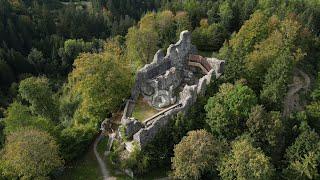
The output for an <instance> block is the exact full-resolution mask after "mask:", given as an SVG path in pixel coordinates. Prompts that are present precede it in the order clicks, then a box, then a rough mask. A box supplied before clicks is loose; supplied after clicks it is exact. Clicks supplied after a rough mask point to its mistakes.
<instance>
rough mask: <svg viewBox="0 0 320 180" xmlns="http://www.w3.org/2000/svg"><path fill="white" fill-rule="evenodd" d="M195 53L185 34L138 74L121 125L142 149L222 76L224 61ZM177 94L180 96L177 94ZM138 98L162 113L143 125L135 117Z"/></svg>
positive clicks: (186, 33)
mask: <svg viewBox="0 0 320 180" xmlns="http://www.w3.org/2000/svg"><path fill="white" fill-rule="evenodd" d="M196 54H197V49H196V47H195V46H194V45H192V44H191V33H190V32H188V31H183V32H181V34H180V40H179V41H178V42H177V43H176V44H171V45H170V46H169V48H168V49H167V53H166V55H165V56H164V53H163V51H162V50H159V51H158V52H157V53H156V54H155V55H154V58H153V61H152V63H150V64H147V65H145V66H144V67H143V68H141V69H140V70H139V71H138V72H137V74H136V81H135V85H134V87H133V89H132V91H131V97H130V99H129V100H128V101H127V104H126V107H125V109H124V112H123V117H122V119H121V123H122V126H124V127H125V129H126V136H127V137H128V138H129V139H131V138H132V141H134V142H136V143H137V144H138V146H139V147H140V148H143V147H144V146H145V145H146V144H147V143H148V142H150V141H151V140H152V139H153V138H154V137H155V135H156V134H157V133H158V132H159V130H160V129H161V128H163V127H164V126H165V125H167V124H168V122H169V120H170V119H172V118H173V117H174V116H176V115H177V114H178V113H179V112H182V113H186V112H187V111H188V110H189V109H190V107H191V106H192V105H193V104H194V103H195V102H196V100H197V97H198V96H202V95H204V94H205V91H206V87H207V85H208V84H209V83H210V82H211V81H212V80H214V79H215V78H218V77H220V75H221V74H222V72H223V67H224V61H223V60H218V59H216V58H206V57H202V56H200V55H196ZM199 73H201V74H203V76H202V77H201V78H198V76H199V75H198V74H199ZM177 91H179V92H180V93H178V94H177V93H175V92H177ZM139 96H140V97H141V96H142V97H143V99H144V100H146V101H147V102H148V103H149V105H150V106H152V107H154V108H155V109H158V110H159V111H160V112H158V113H157V114H155V115H153V116H152V117H149V118H147V119H145V120H143V121H142V122H140V121H138V120H137V119H135V118H134V117H132V113H133V109H134V107H135V102H136V101H137V99H138V97H139Z"/></svg>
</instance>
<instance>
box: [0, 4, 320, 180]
mask: <svg viewBox="0 0 320 180" xmlns="http://www.w3.org/2000/svg"><path fill="white" fill-rule="evenodd" d="M0 19H1V21H0V118H1V123H0V126H1V127H0V130H1V132H0V142H1V143H0V148H1V154H0V175H1V179H19V178H22V179H37V178H48V177H55V176H56V175H57V174H59V173H57V172H59V171H61V167H63V166H64V164H67V163H70V162H71V161H73V160H75V159H76V158H78V157H79V156H82V155H83V153H84V152H85V151H86V150H87V148H88V146H89V145H90V144H91V143H92V141H93V139H94V138H95V136H96V135H97V133H98V131H99V126H100V123H101V122H102V121H103V120H104V119H105V118H107V117H110V116H111V115H112V113H114V112H117V111H119V109H121V108H122V107H123V103H124V99H126V98H128V96H129V95H130V89H131V87H132V83H133V79H134V76H135V72H136V70H137V69H138V68H140V67H142V66H144V65H145V64H147V63H150V62H151V61H152V58H153V55H154V54H155V52H156V51H157V50H158V49H166V48H167V47H168V46H169V45H170V44H171V43H174V42H176V41H177V40H178V36H179V33H180V32H181V31H183V30H189V31H191V32H192V43H193V44H194V45H196V47H197V48H198V50H199V53H201V54H205V55H206V56H208V55H209V56H212V57H217V58H220V59H224V60H226V66H225V72H224V75H223V76H222V77H221V78H220V79H219V80H217V81H215V82H214V83H212V84H211V85H210V88H208V90H207V92H206V96H205V97H204V98H201V99H198V100H197V102H196V104H195V105H194V106H193V107H192V109H191V110H190V112H189V113H188V114H186V115H180V114H179V115H178V116H177V117H175V118H174V119H172V120H171V121H170V124H169V126H168V127H167V128H165V129H163V130H162V131H161V132H160V133H159V134H158V135H157V137H156V139H155V140H154V141H153V142H151V143H150V144H149V145H148V146H147V147H146V148H145V149H143V150H141V151H140V150H136V151H134V153H132V154H131V155H130V157H129V159H128V160H127V161H125V162H123V161H121V160H120V159H119V158H116V157H117V156H116V155H117V148H116V147H113V152H112V156H111V160H112V161H114V162H117V163H119V164H120V165H119V166H120V167H121V168H123V169H126V168H130V169H132V170H133V172H134V173H135V174H144V173H146V172H148V171H150V170H151V169H155V168H158V167H171V171H172V172H171V173H170V174H171V176H172V177H174V178H177V179H215V178H221V179H273V178H275V179H319V178H320V174H319V173H320V137H319V133H320V113H319V112H320V66H319V65H320V37H319V36H320V29H319V27H320V1H319V0H287V1H281V0H90V1H76V0H73V1H68V0H64V1H58V0H0ZM22 146H23V147H25V148H22ZM198 147H200V148H198ZM28 153H29V154H28ZM40 154H41V156H40ZM33 156H37V157H38V158H39V159H34V158H32V157H33ZM188 157H194V159H193V160H192V161H191V160H190V159H189V158H188ZM38 161H41V162H42V163H37V162H38Z"/></svg>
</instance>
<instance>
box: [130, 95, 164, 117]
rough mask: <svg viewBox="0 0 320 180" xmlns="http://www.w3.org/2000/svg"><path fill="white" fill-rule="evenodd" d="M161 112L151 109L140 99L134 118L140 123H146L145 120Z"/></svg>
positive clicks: (136, 105)
mask: <svg viewBox="0 0 320 180" xmlns="http://www.w3.org/2000/svg"><path fill="white" fill-rule="evenodd" d="M158 112H159V111H158V110H156V109H155V108H153V107H151V106H150V105H149V104H148V103H147V102H145V101H144V100H143V98H139V99H138V101H137V102H136V104H135V107H134V110H133V113H132V116H133V117H135V118H136V119H138V120H139V121H144V120H145V119H147V118H149V117H151V116H153V115H155V114H156V113H158Z"/></svg>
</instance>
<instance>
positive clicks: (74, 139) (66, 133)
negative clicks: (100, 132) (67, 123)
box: [59, 126, 97, 161]
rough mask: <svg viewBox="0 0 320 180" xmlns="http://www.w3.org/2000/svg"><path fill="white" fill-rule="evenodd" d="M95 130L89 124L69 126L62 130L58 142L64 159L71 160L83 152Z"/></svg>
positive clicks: (92, 137) (91, 139)
mask: <svg viewBox="0 0 320 180" xmlns="http://www.w3.org/2000/svg"><path fill="white" fill-rule="evenodd" d="M96 133H97V131H96V130H95V129H94V128H92V127H89V126H79V127H71V128H66V129H64V130H62V132H61V134H60V137H59V142H60V145H61V153H62V156H63V158H64V159H65V160H68V161H69V160H72V159H74V158H76V157H78V156H79V155H81V154H83V153H84V152H85V151H86V150H87V148H88V146H89V145H90V143H91V142H92V141H93V139H94V136H95V135H96Z"/></svg>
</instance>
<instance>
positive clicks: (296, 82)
mask: <svg viewBox="0 0 320 180" xmlns="http://www.w3.org/2000/svg"><path fill="white" fill-rule="evenodd" d="M294 71H295V73H294V76H293V83H292V84H290V85H289V90H288V93H287V95H286V97H285V99H284V108H283V116H284V117H288V116H289V115H290V113H291V112H293V111H295V110H301V109H302V107H301V106H300V97H299V92H300V90H304V91H306V90H308V89H309V87H310V78H309V76H308V75H307V74H306V73H304V72H303V71H301V70H300V69H295V70H294Z"/></svg>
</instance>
